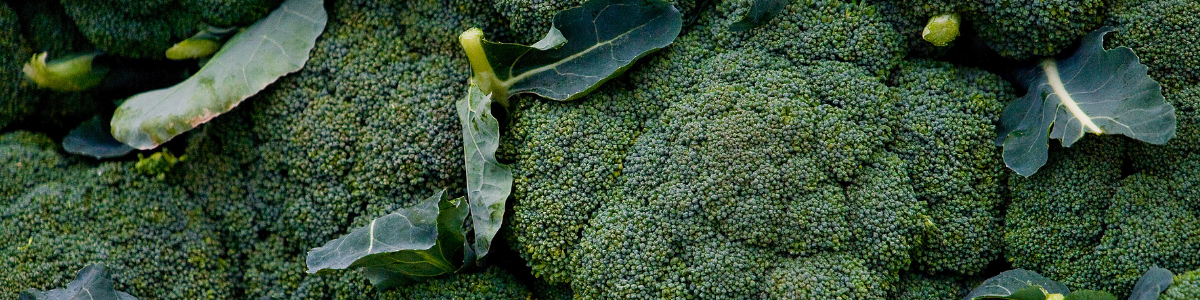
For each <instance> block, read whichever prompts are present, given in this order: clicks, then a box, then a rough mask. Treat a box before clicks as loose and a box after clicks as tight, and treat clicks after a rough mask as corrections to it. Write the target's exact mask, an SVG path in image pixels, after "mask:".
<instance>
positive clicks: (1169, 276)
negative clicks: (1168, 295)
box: [1129, 267, 1175, 300]
mask: <svg viewBox="0 0 1200 300" xmlns="http://www.w3.org/2000/svg"><path fill="white" fill-rule="evenodd" d="M1174 281H1175V274H1174V273H1171V271H1170V270H1167V269H1163V268H1159V267H1150V269H1149V270H1146V273H1144V274H1142V277H1141V278H1138V281H1137V284H1135V285H1134V286H1133V294H1132V295H1130V296H1129V300H1154V299H1158V295H1159V294H1162V292H1163V291H1165V290H1167V287H1170V286H1171V283H1173V282H1174Z"/></svg>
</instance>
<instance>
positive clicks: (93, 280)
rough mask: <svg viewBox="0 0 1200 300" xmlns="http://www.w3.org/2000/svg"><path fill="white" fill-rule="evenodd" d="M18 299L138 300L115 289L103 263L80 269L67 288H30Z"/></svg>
mask: <svg viewBox="0 0 1200 300" xmlns="http://www.w3.org/2000/svg"><path fill="white" fill-rule="evenodd" d="M17 299H18V300H74V299H90V300H137V298H134V297H133V296H132V295H129V294H126V293H124V292H118V291H117V290H115V289H113V282H112V278H110V277H109V276H108V270H105V269H104V265H103V264H94V265H90V266H87V267H84V268H83V269H82V270H79V274H77V275H75V280H72V281H71V283H68V284H67V288H65V289H53V290H49V291H45V292H42V291H38V290H37V289H29V290H27V291H24V292H21V294H20V295H19V296H17Z"/></svg>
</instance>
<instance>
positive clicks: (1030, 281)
mask: <svg viewBox="0 0 1200 300" xmlns="http://www.w3.org/2000/svg"><path fill="white" fill-rule="evenodd" d="M1070 291H1071V290H1069V289H1067V287H1066V286H1064V285H1062V284H1061V283H1058V282H1055V281H1054V280H1050V279H1049V278H1046V277H1042V275H1040V274H1038V273H1037V272H1034V271H1029V270H1025V269H1016V270H1008V271H1005V272H1004V273H1000V275H996V276H995V277H992V278H988V279H987V280H984V281H983V284H980V285H979V287H976V288H975V289H974V290H971V293H970V294H967V297H965V298H963V300H974V299H991V298H1000V299H1020V300H1042V299H1046V295H1049V294H1066V293H1069V292H1070Z"/></svg>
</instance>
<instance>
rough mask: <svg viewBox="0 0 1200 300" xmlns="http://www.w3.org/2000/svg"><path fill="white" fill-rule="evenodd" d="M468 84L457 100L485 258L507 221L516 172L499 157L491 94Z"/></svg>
mask: <svg viewBox="0 0 1200 300" xmlns="http://www.w3.org/2000/svg"><path fill="white" fill-rule="evenodd" d="M467 88H468V91H467V96H466V97H464V98H463V99H462V100H459V101H458V103H457V106H458V119H459V121H461V122H462V133H463V157H465V159H466V161H465V162H464V164H465V166H464V167H465V168H466V169H467V200H468V201H470V203H471V223H472V224H474V227H475V243H474V246H473V247H474V250H475V253H476V254H477V255H478V258H479V259H481V260H482V259H483V258H484V256H487V254H488V249H489V248H491V244H492V238H494V237H495V236H496V232H498V231H500V225H501V223H503V221H504V204H505V202H506V201H507V200H508V194H509V193H510V192H512V181H513V176H512V167H509V166H506V165H504V164H501V163H500V162H499V161H496V149H497V148H499V147H500V123H499V122H498V121H496V117H494V116H492V108H491V107H492V97H491V96H488V95H484V94H483V91H481V90H479V87H478V86H476V85H474V84H471V85H470V86H468V87H467Z"/></svg>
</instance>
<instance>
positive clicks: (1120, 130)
mask: <svg viewBox="0 0 1200 300" xmlns="http://www.w3.org/2000/svg"><path fill="white" fill-rule="evenodd" d="M1113 31H1115V30H1114V29H1112V28H1109V27H1105V28H1101V29H1098V30H1096V31H1093V32H1092V33H1090V34H1088V36H1087V37H1085V38H1084V39H1083V43H1082V45H1080V46H1079V50H1078V51H1076V52H1075V54H1074V55H1072V56H1071V57H1068V58H1065V59H1057V60H1056V59H1045V60H1042V62H1041V64H1040V65H1039V66H1038V67H1037V68H1034V69H1033V70H1031V71H1029V72H1027V73H1025V74H1024V76H1022V81H1024V82H1025V83H1026V84H1027V86H1029V92H1028V93H1027V94H1026V95H1025V96H1024V97H1021V98H1020V99H1017V100H1015V101H1013V102H1012V103H1009V105H1008V107H1005V108H1004V112H1003V113H1002V114H1001V117H1000V127H999V132H998V136H999V138H998V140H997V141H998V143H999V144H1001V145H1003V146H1004V163H1005V164H1006V165H1008V167H1009V168H1010V169H1013V170H1014V171H1016V172H1017V174H1020V175H1023V176H1030V175H1033V173H1034V172H1037V170H1038V169H1039V168H1041V167H1042V165H1045V164H1046V160H1047V151H1048V149H1049V147H1050V146H1049V140H1048V139H1059V140H1061V141H1062V145H1063V146H1064V147H1070V146H1071V145H1072V144H1074V143H1075V142H1076V141H1078V140H1079V139H1080V138H1082V137H1083V135H1084V133H1087V132H1091V133H1095V134H1120V135H1125V136H1128V137H1131V138H1134V139H1138V140H1141V141H1144V142H1147V143H1151V144H1159V145H1161V144H1165V143H1166V142H1167V140H1170V139H1171V138H1172V137H1174V136H1175V123H1176V121H1175V108H1174V107H1172V106H1171V104H1170V103H1167V102H1166V99H1164V98H1163V96H1162V88H1161V87H1160V86H1159V84H1158V82H1156V81H1154V79H1151V78H1150V76H1148V75H1146V70H1147V69H1146V66H1145V65H1142V64H1141V63H1138V58H1137V55H1134V53H1133V50H1130V49H1129V48H1126V47H1117V48H1115V49H1112V50H1104V35H1105V34H1107V33H1110V32H1113Z"/></svg>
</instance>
